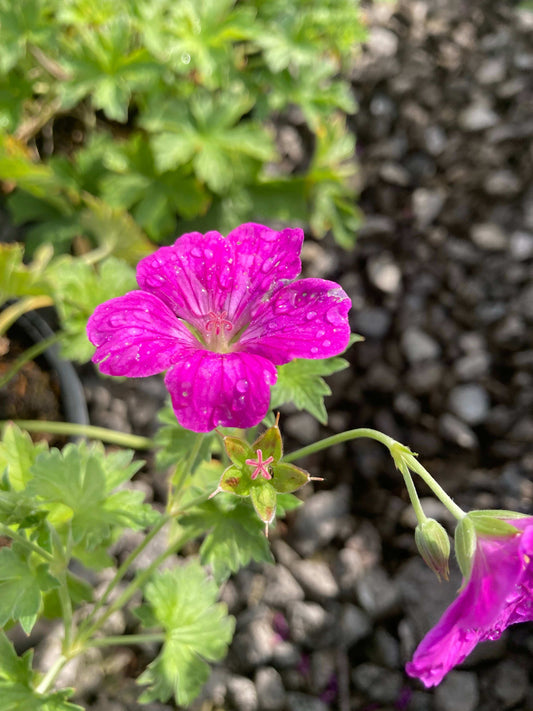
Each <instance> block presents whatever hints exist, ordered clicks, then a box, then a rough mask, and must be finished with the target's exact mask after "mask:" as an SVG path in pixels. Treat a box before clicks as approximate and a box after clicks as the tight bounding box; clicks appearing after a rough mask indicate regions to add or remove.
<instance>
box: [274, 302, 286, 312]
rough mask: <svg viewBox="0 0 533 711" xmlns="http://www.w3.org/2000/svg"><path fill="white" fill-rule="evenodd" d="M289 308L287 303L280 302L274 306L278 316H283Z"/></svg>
mask: <svg viewBox="0 0 533 711" xmlns="http://www.w3.org/2000/svg"><path fill="white" fill-rule="evenodd" d="M288 308H289V304H288V303H287V302H286V301H278V303H277V304H276V305H275V306H274V311H275V312H276V313H278V314H282V313H284V312H285V311H287V309H288Z"/></svg>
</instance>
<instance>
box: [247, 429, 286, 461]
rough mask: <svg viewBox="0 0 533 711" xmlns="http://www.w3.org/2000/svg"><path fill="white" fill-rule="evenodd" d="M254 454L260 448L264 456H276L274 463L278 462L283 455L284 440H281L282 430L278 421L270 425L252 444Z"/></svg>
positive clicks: (266, 457) (265, 457)
mask: <svg viewBox="0 0 533 711" xmlns="http://www.w3.org/2000/svg"><path fill="white" fill-rule="evenodd" d="M252 449H253V452H254V454H255V453H256V452H257V450H258V449H260V450H261V451H262V452H263V458H264V459H268V457H274V463H275V462H278V461H279V460H280V459H281V457H282V456H283V442H282V441H281V432H280V431H279V427H278V425H277V423H276V424H275V425H273V426H272V427H269V428H268V429H267V430H265V432H263V434H262V435H260V436H259V437H258V438H257V439H256V440H255V442H254V443H253V444H252Z"/></svg>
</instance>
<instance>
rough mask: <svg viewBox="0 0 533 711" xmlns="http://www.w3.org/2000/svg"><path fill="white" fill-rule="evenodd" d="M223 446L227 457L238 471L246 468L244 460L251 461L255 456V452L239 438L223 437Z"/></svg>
mask: <svg viewBox="0 0 533 711" xmlns="http://www.w3.org/2000/svg"><path fill="white" fill-rule="evenodd" d="M224 446H225V448H226V452H227V454H228V457H229V458H230V459H231V461H232V462H233V464H234V465H235V466H236V467H239V468H240V469H243V468H244V467H247V464H246V460H247V459H253V457H254V455H255V450H254V449H252V448H251V447H250V445H249V444H248V442H246V441H245V440H243V439H241V438H240V437H233V436H231V437H224Z"/></svg>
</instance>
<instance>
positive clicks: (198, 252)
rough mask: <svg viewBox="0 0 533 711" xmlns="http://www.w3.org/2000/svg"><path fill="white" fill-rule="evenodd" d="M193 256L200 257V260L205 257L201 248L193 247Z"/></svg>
mask: <svg viewBox="0 0 533 711" xmlns="http://www.w3.org/2000/svg"><path fill="white" fill-rule="evenodd" d="M191 254H192V256H193V257H198V258H199V257H203V256H204V255H203V252H202V250H201V249H200V247H193V248H192V249H191Z"/></svg>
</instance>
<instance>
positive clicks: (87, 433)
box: [0, 420, 153, 449]
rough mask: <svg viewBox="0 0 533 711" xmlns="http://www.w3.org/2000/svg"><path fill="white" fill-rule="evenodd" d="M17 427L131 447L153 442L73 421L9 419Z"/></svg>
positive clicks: (146, 445)
mask: <svg viewBox="0 0 533 711" xmlns="http://www.w3.org/2000/svg"><path fill="white" fill-rule="evenodd" d="M9 422H12V423H13V424H15V425H17V426H18V427H20V428H22V429H25V430H28V432H49V433H51V434H60V435H73V436H81V437H88V438H89V439H99V440H102V442H109V444H118V445H120V446H122V447H131V449H150V448H151V447H152V446H153V442H152V440H151V439H149V438H148V437H140V436H139V435H132V434H127V433H126V432H117V431H116V430H109V429H106V428H105V427H94V426H93V425H79V424H76V423H74V422H48V421H46V422H45V421H42V420H10V421H9ZM7 424H8V421H7V420H1V421H0V429H1V428H2V427H4V426H5V425H7Z"/></svg>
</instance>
